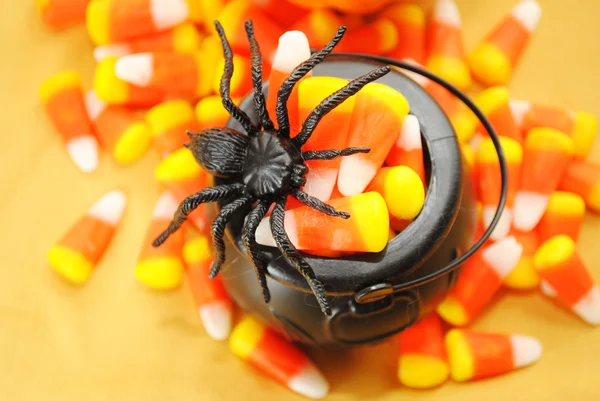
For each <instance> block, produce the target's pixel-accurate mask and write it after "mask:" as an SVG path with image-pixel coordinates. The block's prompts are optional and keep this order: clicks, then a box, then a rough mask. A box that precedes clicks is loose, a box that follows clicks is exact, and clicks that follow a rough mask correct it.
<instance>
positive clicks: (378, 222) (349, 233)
mask: <svg viewBox="0 0 600 401" xmlns="http://www.w3.org/2000/svg"><path fill="white" fill-rule="evenodd" d="M327 204H328V205H331V206H332V207H334V208H335V209H336V210H338V211H343V212H347V213H349V214H350V218H349V219H342V218H340V217H332V216H327V215H325V214H323V213H321V212H318V211H316V210H314V209H312V208H309V207H308V206H301V207H298V208H295V209H292V210H287V211H286V212H285V231H286V233H287V234H288V236H289V238H290V241H291V242H292V244H294V246H295V247H296V248H297V249H315V250H319V249H325V250H330V251H355V252H380V251H381V250H383V248H385V246H386V244H387V239H388V233H389V227H390V223H389V217H388V210H387V207H386V204H385V200H384V199H383V197H382V196H381V195H380V194H378V193H377V192H366V193H362V194H359V195H355V196H351V197H347V198H340V199H332V200H330V201H328V202H327ZM256 242H258V243H259V244H262V245H267V246H276V243H275V240H274V239H273V235H272V233H271V228H270V226H269V221H268V218H265V219H264V220H263V221H262V222H261V223H260V225H259V226H258V229H257V230H256Z"/></svg>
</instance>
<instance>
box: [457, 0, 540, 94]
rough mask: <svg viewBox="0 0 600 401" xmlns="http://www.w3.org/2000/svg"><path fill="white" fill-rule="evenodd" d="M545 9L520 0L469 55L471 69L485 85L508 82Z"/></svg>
mask: <svg viewBox="0 0 600 401" xmlns="http://www.w3.org/2000/svg"><path fill="white" fill-rule="evenodd" d="M541 16H542V9H541V7H540V5H539V4H538V3H537V2H536V1H535V0H521V1H520V2H519V3H518V4H517V5H516V6H515V7H513V9H512V10H511V12H510V13H509V14H508V15H507V16H506V17H504V18H503V19H502V21H500V23H499V24H498V25H496V26H495V27H494V28H493V29H492V31H491V32H490V33H489V34H488V35H487V36H486V38H485V39H484V41H483V42H482V43H480V44H479V45H478V46H477V47H476V48H475V49H474V50H473V51H472V52H471V53H470V54H469V57H468V61H469V67H470V68H471V73H472V74H473V76H474V77H475V79H477V80H478V81H479V82H481V83H482V84H484V85H488V86H492V85H506V84H507V83H508V81H509V80H510V77H511V76H512V73H513V71H514V69H515V67H516V65H517V64H518V62H519V59H520V58H521V55H522V54H523V51H524V50H525V48H526V47H527V43H528V42H529V38H530V37H531V35H532V34H533V32H534V31H535V29H536V28H537V25H538V23H539V21H540V18H541Z"/></svg>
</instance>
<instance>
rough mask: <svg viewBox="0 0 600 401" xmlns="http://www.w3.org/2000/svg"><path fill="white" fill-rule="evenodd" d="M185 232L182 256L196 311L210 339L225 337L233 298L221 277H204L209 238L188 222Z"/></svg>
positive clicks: (219, 339)
mask: <svg viewBox="0 0 600 401" xmlns="http://www.w3.org/2000/svg"><path fill="white" fill-rule="evenodd" d="M186 233H187V236H186V242H185V245H184V246H183V260H184V261H185V266H186V273H187V277H188V279H189V283H190V289H191V290H192V295H193V297H194V301H195V302H196V307H197V308H198V315H200V319H201V320H202V324H203V325H204V328H205V330H206V333H207V334H208V335H209V336H210V337H211V338H212V339H214V340H217V341H221V340H225V339H226V338H227V337H229V333H230V332H231V325H232V319H233V302H232V301H231V299H230V298H229V295H228V294H227V292H226V291H225V287H223V282H222V281H221V277H220V276H217V277H215V278H213V279H211V278H209V277H208V273H209V271H210V266H211V264H212V255H211V252H212V251H211V243H210V241H209V239H208V238H207V237H206V236H204V235H201V234H200V233H198V232H197V231H196V230H194V229H192V228H191V227H189V226H188V229H187V231H186Z"/></svg>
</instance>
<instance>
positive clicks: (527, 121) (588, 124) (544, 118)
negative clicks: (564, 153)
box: [510, 100, 598, 159]
mask: <svg viewBox="0 0 600 401" xmlns="http://www.w3.org/2000/svg"><path fill="white" fill-rule="evenodd" d="M510 107H511V110H512V112H513V116H514V117H515V120H516V121H518V123H519V125H520V126H521V129H522V130H523V132H527V131H529V130H531V129H533V128H537V127H549V128H554V129H556V130H559V131H561V132H564V133H565V134H567V135H569V136H570V137H571V138H572V139H573V142H574V144H575V157H576V158H578V159H584V158H585V157H586V156H587V155H588V153H589V152H590V149H591V148H592V145H593V143H594V139H595V138H596V131H597V130H598V120H597V119H596V117H594V116H593V115H592V114H590V113H586V112H583V111H572V110H567V109H564V108H560V107H552V106H546V105H541V104H535V103H532V102H528V101H526V100H511V102H510Z"/></svg>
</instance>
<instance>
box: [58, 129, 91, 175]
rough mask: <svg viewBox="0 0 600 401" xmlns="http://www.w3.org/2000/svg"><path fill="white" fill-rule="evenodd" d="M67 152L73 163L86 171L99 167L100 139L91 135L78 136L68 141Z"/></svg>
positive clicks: (89, 171)
mask: <svg viewBox="0 0 600 401" xmlns="http://www.w3.org/2000/svg"><path fill="white" fill-rule="evenodd" d="M65 146H66V149H67V153H68V154H69V157H70V158H71V160H73V163H75V165H76V166H77V168H79V170H81V171H83V172H84V173H91V172H93V171H95V170H96V168H97V167H98V141H97V140H96V138H94V137H93V136H91V135H84V136H78V137H76V138H73V139H71V140H70V141H69V142H67V143H66V145H65Z"/></svg>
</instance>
